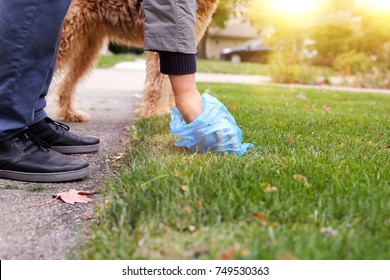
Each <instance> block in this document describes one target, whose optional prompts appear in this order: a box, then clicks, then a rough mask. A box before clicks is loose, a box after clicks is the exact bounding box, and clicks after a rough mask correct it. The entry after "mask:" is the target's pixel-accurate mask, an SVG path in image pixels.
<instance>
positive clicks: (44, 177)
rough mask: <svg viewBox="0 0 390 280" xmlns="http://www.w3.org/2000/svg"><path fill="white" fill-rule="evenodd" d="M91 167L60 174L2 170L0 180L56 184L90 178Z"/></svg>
mask: <svg viewBox="0 0 390 280" xmlns="http://www.w3.org/2000/svg"><path fill="white" fill-rule="evenodd" d="M89 174H90V167H86V168H83V169H79V170H73V171H66V172H58V173H29V172H18V171H9V170H0V178H3V179H11V180H17V181H25V182H40V183H56V182H69V181H76V180H79V179H83V178H85V177H88V176H89Z"/></svg>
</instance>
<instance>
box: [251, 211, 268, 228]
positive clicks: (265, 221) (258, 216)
mask: <svg viewBox="0 0 390 280" xmlns="http://www.w3.org/2000/svg"><path fill="white" fill-rule="evenodd" d="M253 217H254V218H255V219H259V220H261V224H262V225H263V226H266V225H267V224H268V222H269V219H268V217H267V216H266V215H264V214H261V213H259V212H256V213H255V214H253Z"/></svg>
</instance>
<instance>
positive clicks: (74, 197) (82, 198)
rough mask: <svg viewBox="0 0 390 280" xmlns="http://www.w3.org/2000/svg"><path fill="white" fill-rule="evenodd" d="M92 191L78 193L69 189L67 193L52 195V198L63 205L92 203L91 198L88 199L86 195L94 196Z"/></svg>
mask: <svg viewBox="0 0 390 280" xmlns="http://www.w3.org/2000/svg"><path fill="white" fill-rule="evenodd" d="M94 193H95V192H94V191H79V190H75V189H71V190H69V191H67V192H62V193H57V194H55V195H53V197H54V198H59V199H61V200H62V201H63V202H65V203H69V204H75V203H76V202H78V203H88V202H91V201H93V199H92V198H89V197H88V195H92V194H94Z"/></svg>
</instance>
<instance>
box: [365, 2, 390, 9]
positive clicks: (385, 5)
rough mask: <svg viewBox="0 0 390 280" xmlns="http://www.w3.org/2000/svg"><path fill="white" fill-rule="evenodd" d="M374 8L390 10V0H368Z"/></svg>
mask: <svg viewBox="0 0 390 280" xmlns="http://www.w3.org/2000/svg"><path fill="white" fill-rule="evenodd" d="M367 1H368V4H369V5H371V6H372V8H374V9H380V10H390V0H367Z"/></svg>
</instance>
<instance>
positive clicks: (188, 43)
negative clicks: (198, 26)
mask: <svg viewBox="0 0 390 280" xmlns="http://www.w3.org/2000/svg"><path fill="white" fill-rule="evenodd" d="M142 5H143V8H144V13H145V44H144V48H145V50H149V51H169V52H180V53H187V54H195V53H196V33H195V20H196V0H143V3H142Z"/></svg>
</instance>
